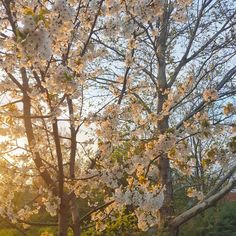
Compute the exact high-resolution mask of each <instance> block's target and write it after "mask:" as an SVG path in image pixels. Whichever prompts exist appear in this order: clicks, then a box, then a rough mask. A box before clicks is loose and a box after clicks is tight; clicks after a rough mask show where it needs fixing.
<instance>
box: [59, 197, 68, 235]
mask: <svg viewBox="0 0 236 236" xmlns="http://www.w3.org/2000/svg"><path fill="white" fill-rule="evenodd" d="M68 227H69V205H68V202H67V200H66V198H64V199H61V203H60V207H59V212H58V236H67V230H68Z"/></svg>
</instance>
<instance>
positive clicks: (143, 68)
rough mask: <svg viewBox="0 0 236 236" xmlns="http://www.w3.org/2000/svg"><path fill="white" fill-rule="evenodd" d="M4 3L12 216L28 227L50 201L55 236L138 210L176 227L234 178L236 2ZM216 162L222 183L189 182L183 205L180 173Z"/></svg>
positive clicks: (160, 226) (144, 224)
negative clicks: (182, 206) (177, 206)
mask: <svg viewBox="0 0 236 236" xmlns="http://www.w3.org/2000/svg"><path fill="white" fill-rule="evenodd" d="M0 12H1V16H0V20H1V35H0V37H1V45H0V46H1V52H0V54H1V73H2V79H1V86H0V89H1V97H2V99H1V104H2V105H1V113H0V115H1V135H2V136H4V139H3V142H2V144H1V145H2V150H3V151H2V153H1V154H2V162H1V168H2V169H3V170H4V171H5V172H4V174H1V178H2V184H1V193H2V194H1V195H2V197H1V203H2V206H1V208H0V213H1V216H2V217H4V218H8V219H10V221H11V222H12V223H24V224H25V223H27V224H32V223H33V222H31V221H30V218H31V217H32V215H34V214H37V213H38V212H39V211H40V209H42V208H45V209H46V210H47V211H48V212H49V213H50V214H51V215H52V216H57V222H52V223H51V224H53V225H58V235H60V236H64V235H67V231H68V228H69V227H71V228H72V230H73V234H74V235H80V234H81V232H82V231H83V224H84V222H87V224H89V222H96V225H97V230H104V229H105V227H106V225H105V224H104V219H107V217H109V218H110V219H113V220H115V219H116V217H117V215H120V214H118V213H119V212H122V211H123V210H124V208H129V211H131V212H132V213H133V215H135V217H136V218H137V222H138V223H137V225H138V227H139V228H140V229H141V230H144V231H146V230H148V229H149V228H150V227H154V226H157V227H156V229H157V232H159V233H160V234H161V235H165V234H166V235H176V234H177V233H178V228H179V226H180V225H182V224H184V223H185V222H187V221H188V220H189V219H191V218H192V217H194V216H195V215H197V214H198V213H200V212H202V211H204V210H205V209H207V208H208V207H210V206H211V205H212V204H214V203H215V202H217V201H218V200H219V199H220V198H221V197H222V196H224V195H225V194H226V193H227V192H229V191H230V190H231V189H232V188H233V187H234V186H235V180H234V179H232V178H231V177H232V175H233V173H234V171H235V168H236V167H235V165H233V158H234V154H235V137H234V136H235V125H234V121H235V99H234V95H235V74H236V67H235V66H234V64H233V60H234V59H235V31H234V28H235V6H234V4H233V1H231V0H227V1H214V0H202V1H180V0H177V1H171V0H169V1H168V0H164V1H159V0H156V1H148V0H147V1H109V0H106V1H104V0H100V1H96V0H92V1H87V0H81V1H73V0H71V1H65V0H58V1H55V2H54V1H53V2H52V1H30V2H28V1H24V0H17V1H11V0H2V1H1V5H0ZM95 132H96V133H95ZM86 133H87V135H86ZM199 140H200V141H199ZM219 144H221V145H220V146H219ZM196 149H197V150H196ZM198 149H199V150H198ZM204 168H205V169H204ZM203 169H204V171H205V172H203ZM206 169H208V173H210V172H211V171H214V170H216V169H217V170H219V171H220V175H219V176H220V177H219V178H218V181H217V182H216V183H215V185H214V187H212V189H210V190H209V191H208V190H207V189H206V188H205V183H201V187H198V188H189V190H188V195H189V196H192V197H197V198H198V199H199V202H198V203H196V205H195V206H192V207H191V208H190V209H188V210H186V211H184V212H182V213H181V214H180V215H176V212H175V211H174V205H173V202H174V196H175V195H174V194H173V181H174V180H175V181H176V179H177V181H178V180H179V179H182V180H185V181H187V180H188V179H189V178H192V179H194V180H195V179H196V178H197V179H201V178H202V177H203V176H202V175H203V174H205V173H207V171H206ZM174 173H175V174H174ZM183 176H184V178H183ZM186 176H187V177H186ZM192 184H193V185H195V183H194V181H192V182H191V185H192ZM189 187H194V186H189ZM29 189H30V192H31V194H30V198H31V199H26V200H29V201H26V202H27V203H25V204H26V205H24V206H20V207H19V205H16V204H15V203H14V202H15V197H16V193H20V192H25V191H26V190H29ZM81 199H86V201H87V203H88V204H89V205H88V208H87V209H86V212H81V211H80V209H79V208H80V206H81ZM98 199H99V201H98ZM20 208H21V209H20ZM46 224H49V225H50V223H48V222H46Z"/></svg>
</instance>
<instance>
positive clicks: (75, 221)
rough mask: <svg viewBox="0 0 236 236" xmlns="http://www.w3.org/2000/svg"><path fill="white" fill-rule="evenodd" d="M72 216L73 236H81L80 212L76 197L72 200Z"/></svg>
mask: <svg viewBox="0 0 236 236" xmlns="http://www.w3.org/2000/svg"><path fill="white" fill-rule="evenodd" d="M71 216H72V230H73V236H80V235H81V228H80V220H79V211H78V206H77V202H76V196H73V198H72V200H71Z"/></svg>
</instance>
